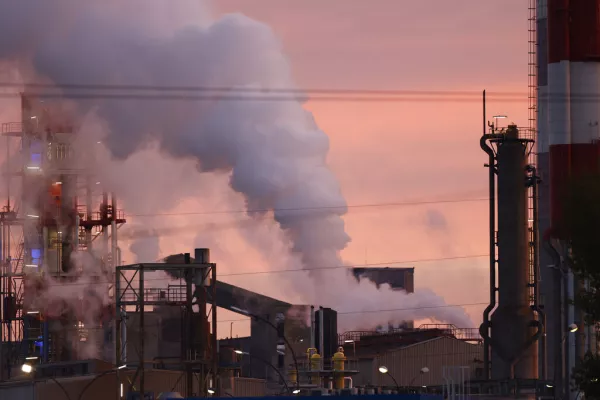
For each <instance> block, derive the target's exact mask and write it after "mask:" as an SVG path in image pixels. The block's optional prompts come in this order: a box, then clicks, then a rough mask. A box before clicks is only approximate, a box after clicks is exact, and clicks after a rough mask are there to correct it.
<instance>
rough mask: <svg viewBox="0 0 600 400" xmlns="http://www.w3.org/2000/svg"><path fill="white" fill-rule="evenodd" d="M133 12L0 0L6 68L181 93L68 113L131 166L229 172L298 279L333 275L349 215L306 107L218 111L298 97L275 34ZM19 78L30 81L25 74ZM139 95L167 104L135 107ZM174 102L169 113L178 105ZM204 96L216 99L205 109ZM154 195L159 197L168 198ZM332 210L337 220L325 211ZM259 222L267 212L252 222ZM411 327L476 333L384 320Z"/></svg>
mask: <svg viewBox="0 0 600 400" xmlns="http://www.w3.org/2000/svg"><path fill="white" fill-rule="evenodd" d="M127 3H128V5H129V7H127V8H126V9H123V8H122V7H121V4H122V3H121V2H118V1H116V0H113V1H100V0H98V1H86V2H75V1H67V0H22V1H19V2H13V1H11V0H0V4H1V9H2V13H1V14H0V58H4V59H14V58H21V59H26V60H28V61H29V62H30V64H27V65H30V66H31V67H32V69H33V71H35V72H34V73H33V74H32V75H31V78H32V79H35V78H36V77H40V76H41V77H43V78H45V79H49V80H50V81H52V82H55V83H58V84H63V83H68V84H76V85H77V84H78V85H90V84H92V85H97V84H99V85H142V86H150V87H159V86H160V87H184V88H187V89H186V90H181V91H176V92H173V91H164V90H157V91H150V92H148V91H144V92H140V91H137V92H132V91H131V90H130V91H117V92H114V91H113V92H112V94H118V95H123V94H125V95H133V96H134V97H135V98H129V99H118V100H116V99H115V98H106V97H103V96H102V93H105V94H106V93H107V92H105V91H104V92H103V91H102V90H100V89H94V90H91V91H90V90H86V91H83V92H81V91H80V92H79V93H83V94H84V96H83V97H80V98H77V99H76V102H77V105H78V107H79V110H80V112H81V115H87V114H89V113H90V112H94V113H95V115H97V117H98V118H100V119H101V120H103V121H105V123H106V126H107V129H106V137H105V138H104V139H103V142H104V143H105V144H106V146H107V147H108V149H109V151H110V152H111V154H112V156H113V157H116V158H118V159H126V158H128V157H130V156H132V155H134V154H135V153H136V152H138V151H140V150H143V149H145V147H146V146H147V145H148V144H149V143H158V146H159V151H160V152H161V153H162V154H164V155H167V156H170V157H173V158H178V159H185V160H193V161H194V162H195V163H196V167H197V169H198V171H200V172H211V173H215V172H217V173H223V172H224V173H229V174H230V185H231V188H232V189H233V190H235V191H236V192H238V193H241V194H242V195H243V196H244V198H245V201H246V206H247V208H248V209H253V210H256V209H259V210H275V211H272V212H273V218H274V219H275V220H276V221H277V223H278V224H279V226H280V228H281V230H282V231H283V232H284V233H285V236H286V239H287V240H289V242H290V244H291V245H290V247H291V252H292V253H293V254H294V255H295V256H296V257H297V258H298V260H299V262H300V264H301V265H302V266H303V267H304V268H307V269H311V268H314V267H323V266H334V265H341V264H342V260H341V258H340V252H341V250H343V249H344V248H345V247H346V245H347V244H348V242H349V240H350V238H349V236H348V235H347V234H346V232H345V229H344V221H343V219H342V216H343V215H344V214H345V212H346V202H345V199H344V198H343V196H342V194H341V191H340V188H339V184H338V182H337V180H336V179H335V177H334V176H333V174H332V173H331V171H330V170H329V169H328V167H327V165H326V158H327V153H328V150H329V140H328V137H327V135H326V134H325V133H324V132H323V131H321V130H320V129H319V128H318V126H317V125H316V123H315V121H314V119H313V117H312V115H311V113H309V112H307V111H306V110H305V109H304V108H303V107H302V104H301V99H298V100H294V101H289V100H282V101H266V100H247V99H246V100H243V99H241V100H231V99H223V98H219V96H225V97H228V96H233V97H239V96H240V95H239V93H238V92H235V89H261V90H269V89H276V88H293V87H294V86H295V85H294V82H293V79H292V77H291V71H290V67H289V65H288V61H287V59H286V58H285V56H284V54H283V51H282V47H281V44H280V43H279V41H278V40H277V39H276V37H275V35H274V34H273V32H272V31H271V30H270V29H269V28H268V27H267V26H265V25H263V24H261V23H258V22H256V21H253V20H251V19H249V18H246V17H244V16H242V15H228V16H225V17H222V18H220V19H217V20H211V18H210V15H209V14H208V13H207V12H206V10H198V9H196V10H195V11H196V12H198V13H197V14H196V15H195V18H196V19H195V20H188V21H185V23H183V24H178V23H176V22H175V21H178V19H177V18H178V16H181V15H182V14H186V12H185V11H186V10H187V9H186V7H187V6H189V4H192V3H189V4H188V2H184V1H178V2H177V3H172V2H170V1H164V0H162V1H160V0H153V2H151V3H148V2H141V1H129V2H127ZM135 4H137V5H138V6H139V7H134V5H135ZM173 10H178V11H173ZM166 11H169V13H170V14H169V15H171V16H173V18H171V19H169V21H168V24H162V22H161V19H160V18H159V16H160V13H161V12H166ZM202 11H204V12H202ZM187 15H190V14H187ZM157 25H158V26H157ZM159 28H160V29H159ZM23 71H27V68H26V67H25V66H24V67H23ZM199 87H200V88H201V87H226V88H232V89H234V91H232V92H230V93H229V94H228V93H225V94H223V93H221V94H218V95H215V94H214V93H206V92H204V91H199V90H189V89H190V88H199ZM236 93H238V94H236ZM89 95H92V96H89ZM147 95H152V96H162V97H161V98H160V99H153V100H149V99H147V98H146V99H143V98H142V97H143V96H147ZM165 96H167V97H168V96H171V98H166V97H165ZM177 96H180V97H179V99H177V100H174V99H173V98H172V97H177ZM181 96H184V97H186V98H185V99H181ZM198 96H212V99H211V100H210V101H209V100H207V99H206V98H205V99H203V100H199V99H198ZM250 96H251V97H254V98H256V97H260V96H261V94H253V95H250ZM266 96H269V95H268V94H266ZM139 173H140V174H143V173H144V171H143V170H140V171H139ZM130 184H131V185H135V184H136V182H131V183H130ZM156 190H157V193H156V195H157V196H161V195H162V194H163V193H161V192H160V189H158V188H156ZM331 205H336V206H339V207H338V208H319V207H324V206H325V207H327V206H331ZM311 207H314V208H315V210H313V211H311V212H310V216H309V217H306V216H304V215H297V214H296V213H291V212H289V211H281V210H286V209H288V210H289V209H295V208H311ZM278 210H279V211H278ZM154 211H159V210H154ZM258 214H264V213H252V214H251V215H252V216H255V215H258ZM293 279H294V284H295V285H297V286H298V287H302V288H305V289H306V290H307V291H310V290H311V289H312V288H313V287H315V283H316V284H317V286H316V290H315V291H316V293H318V296H319V298H318V299H316V301H319V302H321V303H322V304H324V305H331V306H333V307H339V308H342V309H343V308H351V309H354V310H356V309H357V308H365V310H368V309H382V308H386V309H387V308H411V307H406V305H407V304H408V305H409V306H410V305H411V304H414V305H416V306H418V307H423V306H432V305H439V304H441V303H443V300H442V299H441V298H439V297H437V296H435V295H434V294H432V293H429V292H426V291H421V292H419V293H415V294H412V295H405V294H400V293H398V292H391V291H389V290H385V289H384V290H380V291H379V290H377V289H376V288H375V286H374V285H372V284H370V283H366V282H364V283H361V284H356V283H355V282H354V280H353V278H351V277H349V276H348V274H346V272H345V270H343V269H337V270H329V271H320V272H319V273H315V274H312V278H308V277H306V278H301V279H298V277H297V276H294V277H293ZM300 285H302V286H300ZM311 300H313V301H315V299H311ZM422 310H425V309H422ZM409 314H410V315H409ZM419 316H423V317H424V316H430V317H431V316H432V317H434V318H435V319H438V320H442V321H447V322H451V323H455V324H457V325H461V326H465V325H470V320H469V318H468V317H467V316H466V314H465V313H464V311H463V310H458V311H457V310H456V309H453V308H446V309H441V308H440V309H427V310H426V311H421V312H418V313H410V312H408V311H406V312H405V313H402V314H397V317H395V316H389V315H388V316H385V317H384V318H386V319H389V320H395V319H396V318H400V319H404V318H407V319H411V318H413V317H419ZM364 317H365V316H364V315H361V316H360V318H357V319H362V320H365V319H364ZM380 317H381V316H380ZM379 322H382V321H379Z"/></svg>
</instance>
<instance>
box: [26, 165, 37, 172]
mask: <svg viewBox="0 0 600 400" xmlns="http://www.w3.org/2000/svg"><path fill="white" fill-rule="evenodd" d="M27 169H31V170H36V171H37V170H39V169H40V167H36V166H35V165H29V166H27Z"/></svg>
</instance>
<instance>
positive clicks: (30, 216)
mask: <svg viewBox="0 0 600 400" xmlns="http://www.w3.org/2000/svg"><path fill="white" fill-rule="evenodd" d="M27 216H28V217H29V218H39V217H40V216H39V215H33V214H27Z"/></svg>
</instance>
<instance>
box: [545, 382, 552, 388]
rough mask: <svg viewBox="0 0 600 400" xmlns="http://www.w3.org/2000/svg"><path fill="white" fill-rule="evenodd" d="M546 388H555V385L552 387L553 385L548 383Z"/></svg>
mask: <svg viewBox="0 0 600 400" xmlns="http://www.w3.org/2000/svg"><path fill="white" fill-rule="evenodd" d="M546 387H547V388H553V387H554V386H553V385H551V384H549V383H546Z"/></svg>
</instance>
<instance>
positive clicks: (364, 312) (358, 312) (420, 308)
mask: <svg viewBox="0 0 600 400" xmlns="http://www.w3.org/2000/svg"><path fill="white" fill-rule="evenodd" d="M486 304H489V302H483V303H467V304H444V305H440V306H425V307H411V308H388V309H379V310H364V311H345V312H339V311H338V315H340V314H341V315H350V314H366V313H380V312H394V311H414V310H428V309H436V308H450V307H473V306H483V305H486Z"/></svg>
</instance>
